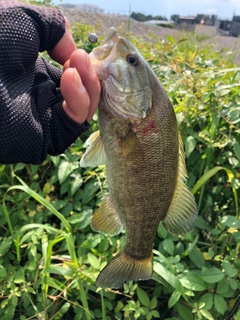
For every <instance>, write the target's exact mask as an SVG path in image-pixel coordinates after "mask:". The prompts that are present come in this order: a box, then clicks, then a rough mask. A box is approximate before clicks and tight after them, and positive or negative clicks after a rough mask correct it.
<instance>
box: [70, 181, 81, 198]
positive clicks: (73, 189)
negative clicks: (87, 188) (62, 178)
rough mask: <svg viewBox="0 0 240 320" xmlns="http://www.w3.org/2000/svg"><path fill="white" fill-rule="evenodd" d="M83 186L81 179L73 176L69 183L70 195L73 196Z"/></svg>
mask: <svg viewBox="0 0 240 320" xmlns="http://www.w3.org/2000/svg"><path fill="white" fill-rule="evenodd" d="M82 184H83V179H82V177H80V176H75V177H74V179H73V180H72V181H71V188H70V194H71V196H73V195H74V194H75V193H76V192H77V191H78V189H79V188H80V187H81V185H82Z"/></svg>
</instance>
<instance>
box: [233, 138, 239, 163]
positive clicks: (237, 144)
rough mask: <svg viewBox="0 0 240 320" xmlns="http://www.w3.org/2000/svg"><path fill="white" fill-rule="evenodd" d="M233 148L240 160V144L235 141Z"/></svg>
mask: <svg viewBox="0 0 240 320" xmlns="http://www.w3.org/2000/svg"><path fill="white" fill-rule="evenodd" d="M233 150H234V153H235V155H236V157H237V158H238V160H239V161H240V144H239V143H237V142H235V143H234V144H233Z"/></svg>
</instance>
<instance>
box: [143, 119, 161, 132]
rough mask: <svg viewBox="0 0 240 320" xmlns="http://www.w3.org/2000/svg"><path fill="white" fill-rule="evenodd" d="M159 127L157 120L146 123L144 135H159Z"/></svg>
mask: <svg viewBox="0 0 240 320" xmlns="http://www.w3.org/2000/svg"><path fill="white" fill-rule="evenodd" d="M158 131H159V130H158V126H157V123H156V121H155V120H152V121H150V122H147V123H146V126H145V127H144V128H143V129H142V135H143V136H147V135H148V134H151V133H158Z"/></svg>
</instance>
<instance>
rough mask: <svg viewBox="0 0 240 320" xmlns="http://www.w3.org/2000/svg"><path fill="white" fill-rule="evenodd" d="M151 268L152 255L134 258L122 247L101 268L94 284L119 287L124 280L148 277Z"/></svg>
mask: <svg viewBox="0 0 240 320" xmlns="http://www.w3.org/2000/svg"><path fill="white" fill-rule="evenodd" d="M152 270H153V265H152V255H151V256H150V257H148V258H145V259H136V258H132V257H131V256H129V255H127V254H126V253H125V252H124V249H123V250H122V251H121V252H119V253H118V254H117V255H116V256H115V257H114V258H113V259H112V260H111V261H110V262H109V263H108V264H107V265H106V267H104V268H103V270H102V271H101V272H100V274H99V276H98V277H97V280H96V285H97V286H98V287H101V288H114V289H117V288H121V287H122V286H123V284H124V282H128V281H131V280H147V279H150V278H151V277H152Z"/></svg>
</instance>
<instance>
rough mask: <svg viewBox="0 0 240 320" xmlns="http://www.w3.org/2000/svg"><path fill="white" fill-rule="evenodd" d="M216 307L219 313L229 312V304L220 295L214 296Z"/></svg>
mask: <svg viewBox="0 0 240 320" xmlns="http://www.w3.org/2000/svg"><path fill="white" fill-rule="evenodd" d="M214 307H215V308H216V310H217V312H219V313H220V314H224V313H225V312H226V311H227V303H226V301H225V300H224V298H223V297H222V296H220V295H218V294H215V295H214Z"/></svg>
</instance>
